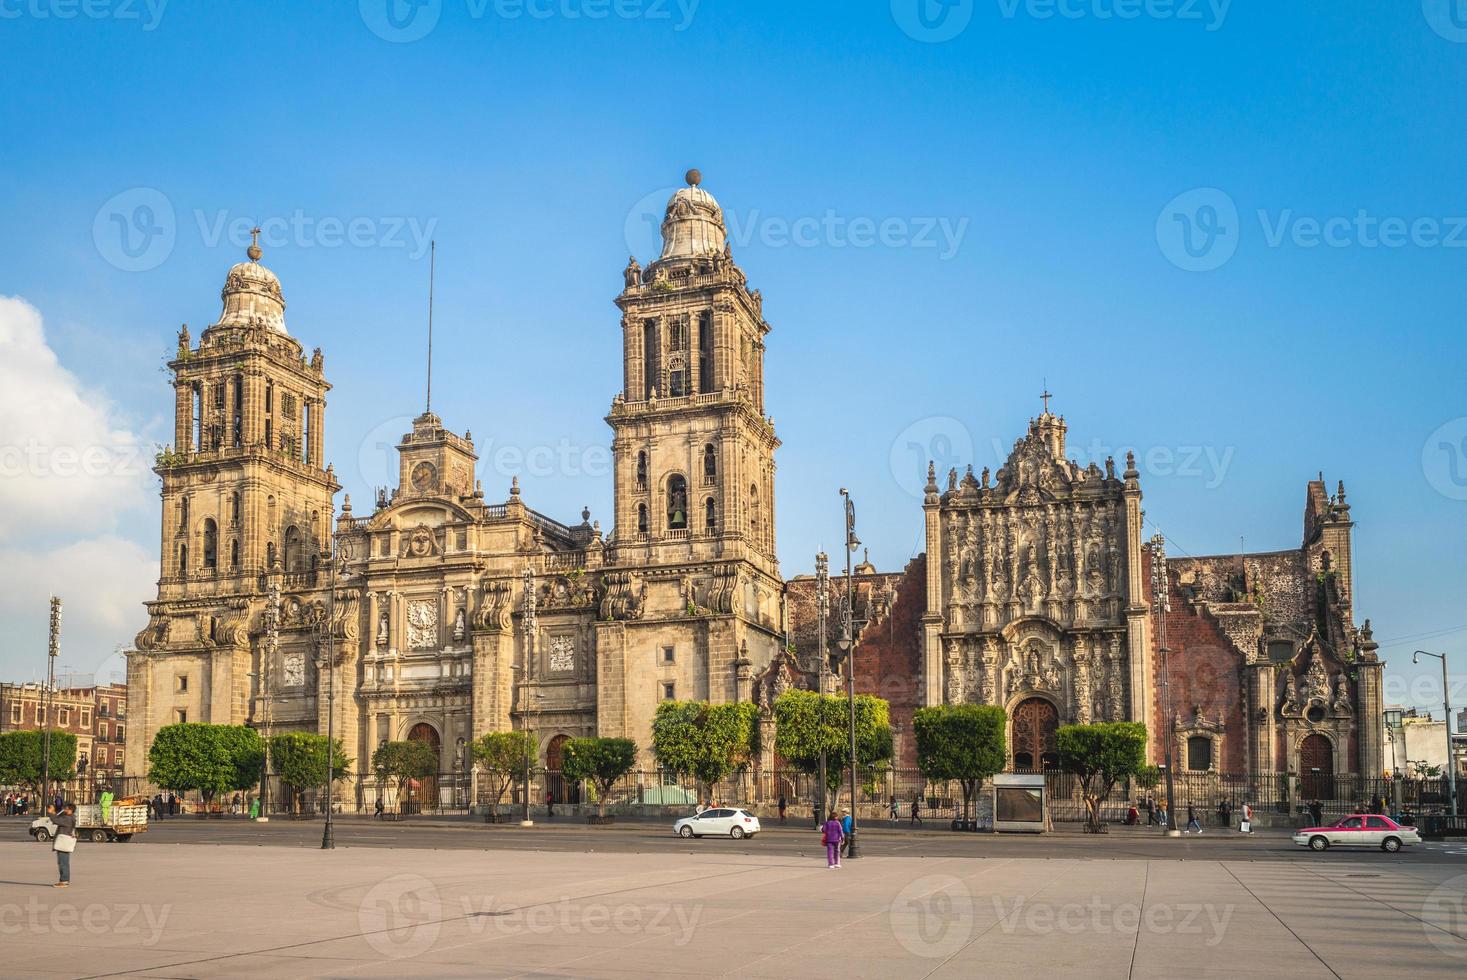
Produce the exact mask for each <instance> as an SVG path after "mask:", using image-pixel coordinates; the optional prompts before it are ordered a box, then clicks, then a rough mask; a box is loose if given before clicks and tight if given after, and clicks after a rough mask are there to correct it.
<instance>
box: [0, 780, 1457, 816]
mask: <svg viewBox="0 0 1467 980" xmlns="http://www.w3.org/2000/svg"><path fill="white" fill-rule="evenodd" d="M1044 777H1045V786H1046V790H1047V793H1048V796H1049V800H1050V813H1051V816H1052V817H1053V819H1054V820H1056V821H1059V822H1064V821H1080V820H1083V819H1085V805H1084V800H1083V797H1082V794H1081V790H1080V780H1079V777H1077V776H1075V775H1074V774H1072V773H1067V772H1063V771H1060V770H1048V771H1046V772H1044ZM1173 779H1174V790H1175V796H1176V799H1175V803H1176V808H1177V813H1178V814H1179V815H1182V816H1183V817H1185V814H1186V809H1187V806H1188V805H1189V804H1190V805H1191V806H1192V807H1193V809H1195V810H1196V811H1197V812H1198V815H1199V817H1201V818H1202V819H1203V820H1204V821H1212V820H1215V819H1218V814H1219V808H1220V805H1223V804H1226V807H1227V809H1228V810H1229V811H1230V813H1231V814H1232V819H1233V821H1234V822H1236V820H1237V819H1238V814H1239V813H1240V812H1241V810H1242V807H1243V804H1244V803H1247V804H1250V805H1251V806H1252V807H1253V809H1254V811H1255V813H1259V814H1272V815H1275V817H1277V818H1284V819H1286V820H1288V821H1289V822H1294V823H1297V822H1299V821H1300V820H1304V819H1308V818H1309V814H1310V811H1309V808H1310V805H1311V804H1317V805H1318V807H1319V809H1320V811H1321V814H1322V816H1325V817H1337V816H1339V815H1341V814H1344V813H1353V812H1360V811H1364V810H1379V811H1381V812H1384V813H1388V814H1395V815H1397V816H1406V815H1409V816H1412V817H1415V816H1425V815H1427V814H1439V813H1444V812H1447V811H1449V810H1450V797H1449V793H1448V782H1447V780H1446V779H1445V778H1439V779H1414V778H1412V779H1407V778H1397V779H1390V778H1380V777H1367V776H1355V775H1338V776H1324V777H1320V776H1318V775H1314V774H1310V775H1305V776H1300V775H1298V774H1294V773H1270V772H1262V773H1243V774H1238V773H1216V772H1178V773H1176V774H1174V777H1173ZM502 782H503V779H502V777H497V776H495V775H494V774H492V773H483V772H463V771H456V772H440V773H437V774H436V775H433V776H429V777H424V778H422V779H416V780H404V781H398V780H385V781H384V780H379V779H377V778H376V777H375V776H373V775H370V774H360V773H349V774H347V775H345V776H343V777H342V778H341V779H340V780H339V781H338V782H337V784H336V786H335V790H334V793H333V797H332V803H333V807H334V809H335V811H336V812H337V813H359V814H366V815H371V814H374V813H376V812H377V807H378V803H379V802H380V803H381V810H382V813H383V814H384V816H405V815H418V814H425V815H452V814H467V813H470V812H475V813H485V812H488V811H490V810H491V809H492V808H494V807H495V805H496V803H497V805H498V806H497V809H498V811H499V812H501V813H503V814H506V815H512V814H515V813H518V812H520V811H521V809H522V808H523V806H524V802H523V800H524V796H525V794H526V790H525V787H524V783H523V779H522V778H520V777H516V778H514V779H512V780H510V781H509V784H508V785H507V786H506V787H504V790H503V792H502V794H499V793H498V790H499V788H500V784H501V783H502ZM849 786H850V782H849V773H844V774H842V778H841V780H840V785H839V787H838V789H837V790H836V792H835V794H834V795H833V796H832V797H831V798H830V799H827V800H825V801H824V805H825V806H826V807H827V808H829V807H832V806H839V807H842V808H849V807H850V805H851V802H850V797H849ZM0 789H3V787H0ZM104 789H111V790H112V792H113V795H114V797H116V798H118V799H122V798H125V797H127V796H131V795H135V794H141V793H144V792H146V791H147V790H148V789H151V787H148V786H146V785H145V783H144V781H143V780H141V779H138V778H136V777H127V778H121V777H99V778H96V779H83V780H73V781H72V782H70V783H68V784H67V789H66V790H65V791H64V795H65V796H66V798H68V799H72V800H75V801H78V802H95V801H96V800H97V799H98V798H99V796H100V793H101V792H102V791H103V790H104ZM156 792H157V791H156V790H154V793H156ZM0 795H3V794H0ZM162 795H163V798H164V800H165V802H166V800H167V798H168V796H169V795H170V794H168V793H167V792H166V791H165V792H164V793H163V794H162ZM177 795H178V796H179V797H180V806H179V812H181V813H188V814H193V813H204V812H207V813H214V814H222V815H231V814H234V815H240V816H246V815H250V814H252V813H255V812H260V813H263V814H266V815H269V816H294V817H299V818H309V817H312V816H315V815H319V814H321V813H324V812H325V808H326V794H325V791H324V787H312V788H307V789H297V788H294V787H290V786H286V785H282V784H281V783H280V780H279V778H278V777H277V776H275V775H274V774H272V775H271V776H270V777H269V779H268V781H267V789H266V791H265V792H264V793H263V794H261V793H260V792H258V788H252V789H251V790H248V791H240V792H237V793H225V794H222V795H219V796H216V797H215V798H214V799H213V800H212V801H210V802H209V803H207V804H206V803H205V802H204V801H202V800H201V799H200V798H199V797H198V794H196V793H188V794H183V793H180V794H177ZM496 795H497V798H496ZM33 797H34V794H33ZM528 797H529V805H530V807H531V810H532V813H533V814H538V815H543V814H544V813H545V812H546V810H545V808H546V806H547V802H550V803H553V805H554V806H555V807H557V808H558V809H559V810H561V811H562V812H564V811H565V809H566V808H573V807H580V808H583V809H585V810H588V811H589V810H590V809H591V808H593V807H595V806H597V805H598V804H599V803H600V802H601V801H599V800H598V798H597V792H596V790H595V788H594V787H593V786H591V785H589V784H583V783H579V782H576V781H575V780H570V779H567V778H565V777H564V776H563V775H562V774H561V773H560V772H558V771H555V770H545V769H535V770H534V771H533V772H532V773H531V775H530V785H529V788H528ZM1147 797H1150V798H1151V799H1152V800H1154V801H1156V802H1157V803H1158V804H1160V803H1162V802H1164V801H1165V799H1166V783H1165V780H1163V781H1162V782H1160V783H1158V784H1157V785H1156V786H1155V787H1151V788H1145V787H1141V786H1139V785H1137V784H1136V783H1135V782H1134V781H1128V782H1123V783H1120V784H1118V785H1117V786H1115V787H1114V788H1113V789H1112V790H1111V792H1110V793H1109V794H1108V795H1107V797H1106V798H1105V799H1104V800H1103V801H1102V802H1101V807H1100V809H1101V817H1102V819H1104V820H1106V821H1110V822H1121V821H1123V820H1124V819H1125V818H1126V816H1127V814H1128V811H1129V810H1130V808H1131V807H1132V806H1135V807H1136V808H1137V809H1138V811H1139V814H1140V817H1141V819H1142V820H1143V821H1144V819H1145V813H1146V808H1145V800H1146V798H1147ZM150 798H151V796H150ZM781 799H783V800H784V801H785V804H786V806H787V808H788V809H789V811H790V813H791V814H792V815H793V816H796V817H800V816H807V815H809V814H811V813H812V811H813V809H814V807H815V806H816V805H817V803H820V802H821V794H820V788H819V786H818V785H817V780H816V778H815V777H814V776H812V775H810V774H808V773H804V772H800V771H798V770H794V769H760V770H752V769H751V770H746V771H744V772H741V773H738V774H736V775H734V776H731V777H730V778H728V779H725V780H722V781H720V782H718V783H715V784H713V785H711V786H710V785H707V784H700V783H698V782H697V781H696V780H694V779H692V778H690V777H686V776H678V775H676V774H674V773H670V772H667V771H665V770H660V769H645V770H634V771H633V772H630V773H628V774H627V775H626V776H623V777H622V778H621V779H619V780H617V781H616V783H615V784H614V785H613V786H612V788H611V792H610V794H609V795H608V796H607V799H606V800H605V805H606V808H607V810H608V812H610V813H616V814H620V815H636V814H644V815H647V816H661V815H667V814H673V813H687V812H692V811H693V810H695V809H696V808H698V807H700V806H703V805H705V804H708V803H717V804H721V805H727V806H744V807H749V808H751V809H755V810H756V811H758V812H760V813H761V814H772V813H774V812H776V810H777V806H778V803H779V801H780V800H781ZM914 800H916V801H917V802H918V804H919V812H920V813H921V815H922V816H923V818H924V819H936V820H938V821H942V820H947V819H955V818H956V817H957V816H958V815H959V814H960V813H961V809H962V805H963V795H962V789H961V787H960V786H959V785H958V784H957V783H952V782H944V781H940V780H930V779H927V778H926V777H925V776H923V775H922V773H921V772H920V771H918V770H916V769H904V768H894V767H878V768H872V769H863V770H862V771H861V772H860V773H859V775H858V779H857V786H856V807H857V811H858V813H859V814H860V815H861V816H862V817H863V818H865V819H868V820H869V819H873V818H882V819H886V818H888V815H889V813H890V809H891V805H892V803H893V802H895V804H896V806H897V810H898V813H899V815H900V818H901V819H903V820H906V819H910V814H911V807H912V802H913V801H914Z"/></svg>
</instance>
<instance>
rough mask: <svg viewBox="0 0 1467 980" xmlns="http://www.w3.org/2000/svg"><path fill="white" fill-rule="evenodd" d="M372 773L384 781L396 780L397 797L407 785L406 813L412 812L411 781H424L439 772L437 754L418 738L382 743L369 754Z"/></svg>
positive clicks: (431, 747)
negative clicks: (405, 784)
mask: <svg viewBox="0 0 1467 980" xmlns="http://www.w3.org/2000/svg"><path fill="white" fill-rule="evenodd" d="M372 772H374V773H376V775H377V778H378V779H380V780H383V781H386V780H388V779H395V780H397V792H398V795H399V796H401V795H402V787H403V783H404V782H407V783H408V810H409V812H411V810H412V800H413V795H412V794H413V791H412V783H411V782H410V781H411V780H416V779H426V778H427V777H429V776H432V775H434V774H435V773H437V772H438V753H437V752H435V751H434V750H433V746H432V745H429V744H428V743H427V742H424V741H423V740H421V739H416V738H410V739H408V740H407V741H405V742H385V743H383V744H382V746H381V747H379V748H378V749H377V751H376V752H373V753H372Z"/></svg>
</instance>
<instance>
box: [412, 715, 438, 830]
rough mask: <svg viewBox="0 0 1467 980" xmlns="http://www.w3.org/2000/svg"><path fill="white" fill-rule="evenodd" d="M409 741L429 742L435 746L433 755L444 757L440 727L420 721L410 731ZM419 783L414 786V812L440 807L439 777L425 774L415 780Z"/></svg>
mask: <svg viewBox="0 0 1467 980" xmlns="http://www.w3.org/2000/svg"><path fill="white" fill-rule="evenodd" d="M408 741H409V742H427V743H428V744H429V745H431V746H433V757H434V758H436V759H442V758H443V752H442V748H443V746H442V743H441V741H440V740H439V738H438V729H436V728H434V727H433V726H432V725H430V724H428V723H427V722H426V721H420V722H418V723H417V724H416V725H414V726H413V727H412V728H411V729H410V730H409V731H408ZM414 782H415V783H416V784H417V785H415V786H414V787H413V799H412V803H413V806H412V809H413V812H415V813H416V812H421V811H422V810H423V809H432V810H436V809H438V777H437V776H425V777H423V778H422V779H419V780H415V781H414Z"/></svg>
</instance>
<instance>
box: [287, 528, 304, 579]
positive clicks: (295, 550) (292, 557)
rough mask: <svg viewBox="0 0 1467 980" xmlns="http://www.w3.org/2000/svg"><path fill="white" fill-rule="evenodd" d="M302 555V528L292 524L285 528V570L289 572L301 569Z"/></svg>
mask: <svg viewBox="0 0 1467 980" xmlns="http://www.w3.org/2000/svg"><path fill="white" fill-rule="evenodd" d="M302 557H303V556H302V554H301V530H300V528H298V527H296V526H295V525H294V524H292V525H291V526H290V527H288V528H286V529H285V570H286V571H287V572H298V571H300V565H301V558H302Z"/></svg>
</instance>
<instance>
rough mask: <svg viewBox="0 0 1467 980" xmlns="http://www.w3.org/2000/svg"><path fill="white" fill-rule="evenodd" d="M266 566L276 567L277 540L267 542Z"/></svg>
mask: <svg viewBox="0 0 1467 980" xmlns="http://www.w3.org/2000/svg"><path fill="white" fill-rule="evenodd" d="M265 567H266V568H274V567H275V542H274V541H268V542H266V543H265Z"/></svg>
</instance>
